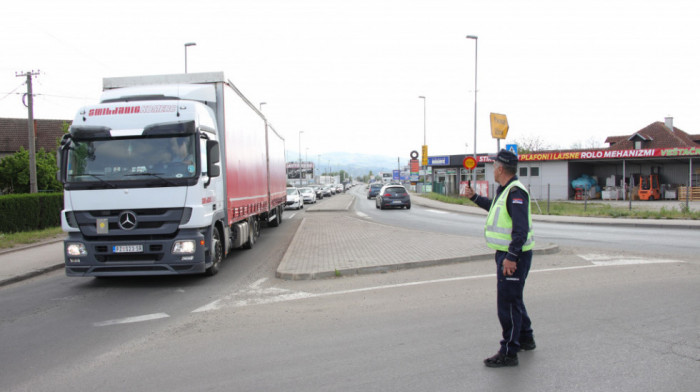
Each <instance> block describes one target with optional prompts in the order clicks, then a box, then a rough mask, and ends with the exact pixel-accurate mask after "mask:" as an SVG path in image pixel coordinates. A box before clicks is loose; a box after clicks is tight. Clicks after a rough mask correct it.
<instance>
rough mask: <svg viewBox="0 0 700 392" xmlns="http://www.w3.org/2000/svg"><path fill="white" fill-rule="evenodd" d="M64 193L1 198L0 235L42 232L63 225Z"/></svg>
mask: <svg viewBox="0 0 700 392" xmlns="http://www.w3.org/2000/svg"><path fill="white" fill-rule="evenodd" d="M62 209H63V193H33V194H13V195H4V196H0V214H1V215H2V219H0V233H16V232H21V231H29V230H41V229H45V228H49V227H56V226H60V225H61V210H62Z"/></svg>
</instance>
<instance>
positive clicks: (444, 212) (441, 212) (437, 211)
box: [426, 208, 447, 214]
mask: <svg viewBox="0 0 700 392" xmlns="http://www.w3.org/2000/svg"><path fill="white" fill-rule="evenodd" d="M426 211H428V212H433V213H435V214H447V211H440V210H432V209H430V208H428V209H426Z"/></svg>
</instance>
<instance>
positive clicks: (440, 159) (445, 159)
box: [428, 156, 450, 166]
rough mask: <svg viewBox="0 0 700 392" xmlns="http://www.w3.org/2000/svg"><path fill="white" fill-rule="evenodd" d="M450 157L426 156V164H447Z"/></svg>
mask: <svg viewBox="0 0 700 392" xmlns="http://www.w3.org/2000/svg"><path fill="white" fill-rule="evenodd" d="M449 164H450V157H449V156H444V157H428V166H449Z"/></svg>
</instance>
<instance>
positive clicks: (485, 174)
mask: <svg viewBox="0 0 700 392" xmlns="http://www.w3.org/2000/svg"><path fill="white" fill-rule="evenodd" d="M606 143H608V144H609V147H608V148H605V149H590V150H556V151H539V152H535V153H529V154H521V155H519V164H518V177H519V178H520V181H521V182H523V183H524V184H525V185H526V186H528V188H529V189H530V193H531V195H532V197H533V198H535V199H538V200H544V199H549V200H573V199H578V198H582V197H585V198H591V199H593V198H604V199H610V200H626V199H627V198H629V197H630V196H629V195H632V197H633V198H634V197H635V195H637V194H638V192H637V189H638V187H639V185H640V182H643V181H645V180H646V179H650V178H652V177H654V178H656V179H657V180H658V188H659V191H660V192H659V195H655V196H653V197H655V198H659V197H660V198H663V199H667V200H674V199H682V200H685V195H686V193H687V195H688V197H689V199H691V200H693V199H695V200H698V199H699V198H700V194H699V193H700V188H699V187H700V159H699V158H700V135H690V134H687V133H685V132H683V131H682V130H680V129H678V128H675V127H673V123H672V119H671V118H667V119H666V121H665V122H663V123H662V122H655V123H652V124H650V125H649V126H647V127H645V128H643V129H641V130H639V131H637V132H635V133H633V134H631V135H626V136H611V137H608V138H607V139H606ZM467 156H471V155H468V154H464V155H449V156H441V157H437V158H438V159H435V160H432V162H433V165H431V167H432V171H433V175H434V181H435V183H436V184H438V185H437V186H436V188H437V189H441V190H442V192H441V193H445V194H452V195H457V194H463V190H464V187H465V184H466V183H467V182H468V181H474V173H472V171H468V170H466V169H464V168H463V167H462V162H463V160H464V158H466V157H467ZM431 158H432V157H431ZM477 162H478V163H477V168H476V173H475V174H476V178H475V180H476V183H474V184H472V187H473V188H474V189H475V190H477V192H478V193H479V194H482V195H484V196H488V197H492V196H493V194H494V192H495V189H496V186H497V184H495V183H494V181H493V160H492V159H491V158H490V157H489V156H487V155H479V156H478V159H477ZM581 178H584V179H590V180H591V181H594V185H592V186H590V187H588V186H578V185H572V182H574V184H577V182H575V181H576V180H579V179H581ZM688 186H690V188H688ZM693 187H694V188H695V189H693ZM630 192H631V193H630Z"/></svg>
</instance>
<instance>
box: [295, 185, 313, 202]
mask: <svg viewBox="0 0 700 392" xmlns="http://www.w3.org/2000/svg"><path fill="white" fill-rule="evenodd" d="M299 193H300V194H301V198H302V199H303V200H304V204H311V203H316V192H314V190H313V189H311V188H309V187H304V188H299Z"/></svg>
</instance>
